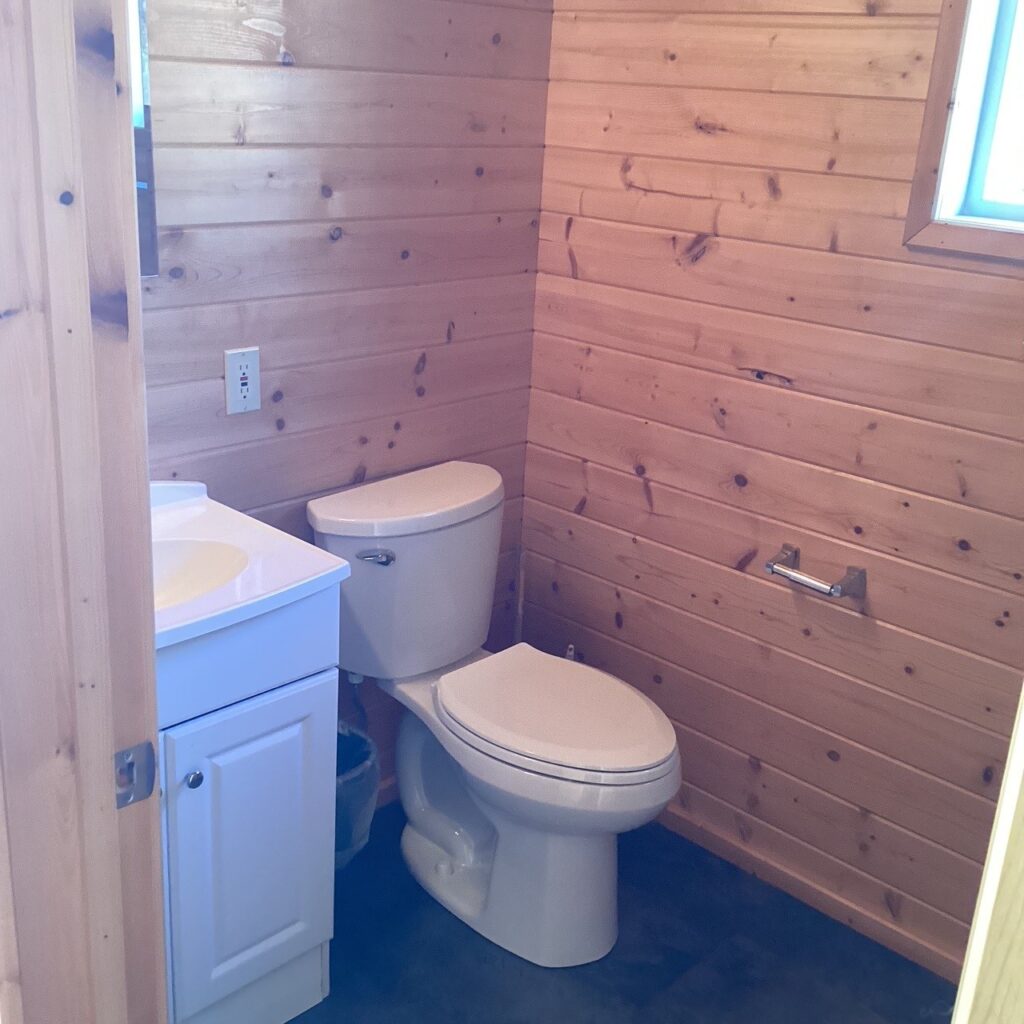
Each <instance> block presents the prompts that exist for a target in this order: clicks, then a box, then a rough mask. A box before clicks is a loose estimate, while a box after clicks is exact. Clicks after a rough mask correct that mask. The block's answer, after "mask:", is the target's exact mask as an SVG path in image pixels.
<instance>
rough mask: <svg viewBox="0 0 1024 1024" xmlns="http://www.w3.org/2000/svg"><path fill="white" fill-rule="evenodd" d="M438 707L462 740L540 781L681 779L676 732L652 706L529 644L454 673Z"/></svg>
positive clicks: (441, 686)
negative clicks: (675, 774) (673, 776)
mask: <svg viewBox="0 0 1024 1024" xmlns="http://www.w3.org/2000/svg"><path fill="white" fill-rule="evenodd" d="M433 703H434V708H435V711H436V712H437V715H438V718H439V719H440V721H441V723H442V724H443V725H444V727H445V728H446V729H447V730H449V731H450V732H451V733H453V734H454V735H455V736H457V737H458V738H459V739H460V740H462V741H463V742H465V743H467V744H469V745H470V746H472V747H474V748H475V749H476V750H478V751H480V752H481V753H484V754H487V755H489V756H490V757H493V758H495V759H497V760H499V761H502V762H504V763H506V764H510V765H514V766H516V767H519V768H523V769H525V770H527V771H530V772H534V773H537V774H541V775H548V776H552V777H554V778H561V779H567V780H573V781H577V782H586V783H591V784H597V785H612V786H619V785H639V784H642V783H645V782H651V781H653V780H656V779H659V778H662V777H664V776H665V775H667V774H669V773H670V772H672V771H674V770H675V764H676V760H677V757H676V737H675V731H674V730H673V728H672V726H671V724H670V723H669V721H668V719H667V718H666V717H665V715H664V714H663V712H662V711H661V710H660V709H659V708H658V707H657V705H656V704H654V702H653V701H651V700H649V699H648V698H647V697H645V696H644V695H643V694H641V693H640V692H639V691H638V690H635V689H634V688H633V687H631V686H629V685H628V684H627V683H624V682H623V681H622V680H620V679H616V678H615V677H614V676H610V675H608V674H607V673H604V672H601V671H599V670H597V669H594V668H591V667H590V666H587V665H581V664H579V663H577V662H573V661H568V660H566V659H564V658H556V657H553V656H552V655H549V654H543V653H542V652H540V651H538V650H536V649H534V648H533V647H530V646H529V645H528V644H517V645H516V646H515V647H512V648H509V649H508V650H506V651H503V652H501V653H499V654H495V655H492V656H490V657H488V658H485V659H481V660H478V661H474V662H472V663H470V664H468V665H464V666H462V667H460V668H458V669H456V670H455V671H453V672H449V673H445V674H444V675H442V676H441V677H440V679H439V680H438V681H437V683H436V684H435V685H434V687H433Z"/></svg>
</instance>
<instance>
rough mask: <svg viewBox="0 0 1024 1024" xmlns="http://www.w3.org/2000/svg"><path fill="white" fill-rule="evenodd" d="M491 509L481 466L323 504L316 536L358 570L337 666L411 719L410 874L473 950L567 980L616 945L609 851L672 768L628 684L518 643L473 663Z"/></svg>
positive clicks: (495, 502)
mask: <svg viewBox="0 0 1024 1024" xmlns="http://www.w3.org/2000/svg"><path fill="white" fill-rule="evenodd" d="M502 496H503V492H502V489H501V479H500V477H499V476H498V475H497V474H496V473H495V472H494V471H493V470H490V469H489V468H488V467H484V466H475V465H473V464H469V463H446V464H444V465H443V466H436V467H432V468H431V469H427V470H420V471H417V472H414V473H410V474H406V475H405V476H404V477H394V478H391V479H390V480H385V481H379V482H376V483H373V484H367V485H364V486H361V487H357V488H353V489H351V490H349V491H345V492H340V493H339V494H336V495H328V496H326V497H325V498H319V499H316V500H315V501H313V502H311V503H310V505H309V519H310V522H311V523H312V525H313V527H314V531H315V533H316V539H317V543H319V544H321V545H322V546H324V547H327V548H328V549H329V550H331V551H333V552H335V553H337V554H340V555H341V556H342V557H345V558H347V559H348V560H349V561H350V562H351V563H352V565H353V574H352V578H351V579H350V580H349V581H348V582H347V584H346V587H347V589H343V594H342V621H341V635H342V657H341V660H342V665H343V667H344V668H347V669H348V670H349V671H350V672H351V673H354V674H357V675H358V676H372V677H374V678H375V679H376V682H377V684H378V685H379V686H380V687H381V688H382V689H383V690H384V691H385V692H387V693H388V694H390V695H391V696H392V697H394V698H395V699H396V700H398V701H399V702H400V703H401V704H403V705H404V706H405V708H406V709H407V711H406V713H405V715H404V717H403V719H402V723H401V727H400V730H399V736H398V748H397V764H396V769H397V776H398V787H399V794H400V797H401V801H402V806H403V808H404V810H405V813H406V816H407V819H408V823H407V825H406V827H405V830H404V832H403V834H402V851H403V855H404V857H405V860H406V863H407V864H408V866H409V869H410V871H411V872H412V874H413V876H414V877H415V878H416V879H417V881H418V882H419V883H420V884H421V885H422V886H423V888H424V889H426V890H427V892H429V893H430V894H431V895H432V896H433V897H434V898H435V899H437V901H438V902H439V903H441V904H442V905H443V906H444V907H446V908H447V909H448V910H450V911H451V912H452V913H453V914H455V915H456V916H457V917H459V918H461V919H462V920H463V921H465V922H466V923H467V924H468V925H470V926H471V927H473V928H475V929H476V930H477V931H478V932H479V933H480V934H481V935H483V936H485V937H486V938H488V939H490V940H491V941H493V942H495V943H497V944H498V945H500V946H502V947H504V948H505V949H507V950H510V951H511V952H513V953H515V954H517V955H519V956H521V957H523V958H524V959H526V960H529V961H531V962H533V963H536V964H540V965H542V966H545V967H567V966H573V965H577V964H583V963H588V962H590V961H593V960H597V959H600V958H601V957H602V956H604V955H605V954H606V953H608V951H609V950H610V949H611V948H612V946H613V945H614V943H615V938H616V933H617V908H616V893H617V872H616V838H617V835H618V834H619V833H620V832H624V831H627V830H629V829H633V828H637V827H639V826H640V825H643V824H645V823H647V822H648V821H651V820H652V819H653V818H654V817H656V816H657V815H658V814H659V813H660V811H661V810H662V809H663V808H664V807H665V806H666V805H667V804H668V802H669V801H670V800H671V799H672V797H673V796H674V795H675V793H676V791H677V790H678V788H679V783H680V769H679V754H678V750H677V747H676V740H675V733H674V730H673V728H672V725H671V723H670V722H669V721H668V719H667V718H666V717H665V715H664V714H663V713H662V711H661V710H660V709H659V708H658V707H657V705H655V704H654V703H653V702H652V701H650V700H649V699H648V698H647V697H645V696H644V695H643V694H641V693H640V692H639V691H638V690H636V689H634V688H633V687H631V686H629V685H628V684H626V683H624V682H623V681H621V680H619V679H616V678H615V677H613V676H610V675H608V674H606V673H604V672H601V671H599V670H597V669H595V668H591V667H589V666H586V665H583V664H580V663H578V662H576V661H570V660H567V659H565V658H558V657H554V656H552V655H549V654H544V653H542V652H540V651H537V650H535V649H534V648H532V647H530V646H529V645H528V644H517V645H515V646H514V647H512V648H509V649H508V650H506V651H502V652H500V653H497V654H488V653H487V652H485V651H483V650H481V649H480V644H481V643H482V642H483V640H484V638H485V636H486V628H487V626H486V619H487V615H486V613H485V614H481V610H480V607H479V603H478V602H479V601H480V599H481V597H485V598H486V600H487V604H486V611H489V606H490V593H491V590H492V589H493V582H494V575H495V569H496V564H497V549H498V538H499V535H500V515H501V512H500V505H501V499H502ZM396 567H397V568H398V570H399V571H393V570H395V569H396ZM453 655H456V656H454V657H453ZM396 668H398V669H401V670H404V672H402V671H395V669H396ZM410 669H411V671H410Z"/></svg>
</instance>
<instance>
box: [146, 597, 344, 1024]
mask: <svg viewBox="0 0 1024 1024" xmlns="http://www.w3.org/2000/svg"><path fill="white" fill-rule="evenodd" d="M338 614H339V588H338V584H337V583H333V585H329V586H327V587H325V588H324V589H322V590H319V591H316V592H314V593H312V594H307V595H306V596H304V597H301V598H299V599H298V600H296V601H293V602H292V603H290V604H282V605H280V606H279V607H277V608H274V609H272V610H270V611H268V612H266V613H265V614H262V615H257V616H255V617H253V618H250V619H245V620H242V621H240V622H236V623H234V624H232V625H230V626H227V627H225V628H223V629H220V630H216V631H215V632H212V633H207V634H204V635H200V636H196V637H193V638H190V639H187V640H183V641H181V642H179V643H176V644H170V645H167V646H165V647H162V648H158V650H157V712H158V714H159V724H160V782H161V799H162V809H163V841H164V868H165V871H164V894H165V898H164V908H165V912H166V915H167V928H166V934H167V949H168V957H167V974H168V1000H169V1003H170V1020H171V1021H172V1022H173V1024H285V1022H286V1021H289V1020H291V1019H292V1018H293V1017H296V1016H298V1015H299V1014H300V1013H302V1012H304V1011H305V1010H307V1009H309V1008H310V1007H311V1006H314V1005H316V1004H317V1003H318V1002H320V1001H321V1000H322V999H324V998H325V997H326V995H327V993H328V988H329V967H328V948H329V940H330V938H331V936H332V933H333V921H334V807H335V775H336V755H337V733H338V667H337V666H338Z"/></svg>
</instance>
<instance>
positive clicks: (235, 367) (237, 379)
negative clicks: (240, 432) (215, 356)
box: [224, 348, 260, 416]
mask: <svg viewBox="0 0 1024 1024" xmlns="http://www.w3.org/2000/svg"><path fill="white" fill-rule="evenodd" d="M224 396H225V399H226V403H227V409H228V415H229V416H231V415H233V414H234V413H236V412H255V411H256V410H257V409H258V408H259V407H260V350H259V349H258V348H229V349H227V350H226V351H225V352H224Z"/></svg>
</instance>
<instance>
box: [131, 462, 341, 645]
mask: <svg viewBox="0 0 1024 1024" xmlns="http://www.w3.org/2000/svg"><path fill="white" fill-rule="evenodd" d="M150 507H151V511H152V522H153V561H154V575H155V588H154V589H155V597H156V646H157V648H158V649H159V648H161V647H167V646H170V645H171V644H177V643H181V642H182V641H183V640H190V639H192V638H194V637H197V636H202V635H203V634H205V633H211V632H213V631H214V630H218V629H223V628H224V627H225V626H230V625H233V624H234V623H236V622H241V621H243V620H245V619H250V618H254V617H255V616H257V615H262V614H263V613H264V612H268V611H271V610H272V609H274V608H279V607H281V606H282V605H285V604H290V603H291V602H293V601H298V600H301V599H302V598H303V597H306V596H308V595H309V594H314V593H316V592H317V591H319V590H323V589H325V588H326V587H330V586H333V585H334V584H336V583H339V582H340V581H342V580H344V579H347V578H348V577H349V576H350V575H351V568H350V567H349V564H348V563H347V562H346V561H344V560H343V559H341V558H336V557H335V556H334V555H331V554H328V553H327V552H326V551H323V550H321V549H320V548H317V547H314V546H313V545H312V544H307V543H306V542H305V541H301V540H298V539H297V538H295V537H292V536H290V535H289V534H287V533H284V532H282V531H281V530H277V529H275V528H274V527H272V526H268V525H267V524H266V523H261V522H260V521H259V520H257V519H253V518H252V517H251V516H247V515H245V514H243V513H241V512H237V511H235V509H232V508H228V507H227V506H226V505H222V504H220V503H219V502H216V501H211V500H210V498H209V497H208V496H207V493H206V486H205V485H204V484H201V483H184V482H177V481H167V482H164V481H160V482H154V483H152V484H150Z"/></svg>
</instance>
